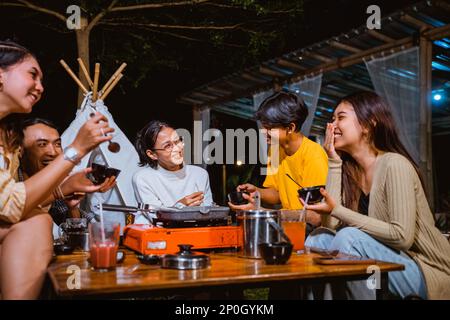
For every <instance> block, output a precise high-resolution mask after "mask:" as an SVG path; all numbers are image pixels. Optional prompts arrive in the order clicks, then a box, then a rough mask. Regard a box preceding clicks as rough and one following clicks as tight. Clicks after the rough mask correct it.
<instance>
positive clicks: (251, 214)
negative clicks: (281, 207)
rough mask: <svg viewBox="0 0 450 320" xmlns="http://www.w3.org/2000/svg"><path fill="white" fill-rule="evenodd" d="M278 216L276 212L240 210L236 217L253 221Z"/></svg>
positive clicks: (278, 212)
mask: <svg viewBox="0 0 450 320" xmlns="http://www.w3.org/2000/svg"><path fill="white" fill-rule="evenodd" d="M279 214H280V211H278V210H270V209H265V210H242V211H239V212H238V213H237V214H236V215H237V217H238V218H241V219H253V218H276V217H278V215H279Z"/></svg>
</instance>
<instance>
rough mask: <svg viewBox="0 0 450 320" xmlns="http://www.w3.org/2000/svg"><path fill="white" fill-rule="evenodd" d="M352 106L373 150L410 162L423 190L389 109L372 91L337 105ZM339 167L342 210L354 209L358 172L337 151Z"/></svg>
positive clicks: (345, 155)
mask: <svg viewBox="0 0 450 320" xmlns="http://www.w3.org/2000/svg"><path fill="white" fill-rule="evenodd" d="M342 102H347V103H349V104H351V105H352V107H353V109H354V111H355V114H356V117H357V119H358V122H359V124H360V125H361V126H362V127H363V128H365V129H367V131H368V135H367V139H368V141H369V143H370V144H371V145H372V146H373V147H375V148H376V149H377V150H381V151H384V152H394V153H398V154H401V155H402V156H404V157H405V158H406V159H408V160H409V162H411V164H412V165H413V167H414V169H415V170H416V172H417V174H418V176H419V178H420V181H421V183H422V187H423V188H424V190H425V186H424V183H423V179H422V176H421V174H420V171H419V167H418V166H417V164H416V163H415V161H414V160H413V158H412V157H411V155H410V154H409V152H408V151H407V150H406V148H405V146H404V145H403V143H402V142H401V141H400V138H399V134H398V131H397V128H396V127H395V122H394V118H393V116H392V113H391V111H390V110H389V106H388V105H387V103H386V102H385V101H384V99H382V98H381V97H380V96H378V95H377V94H375V93H373V92H369V91H361V92H357V93H354V94H351V95H349V96H347V97H344V98H343V99H342V100H341V101H340V102H339V103H342ZM339 152H340V155H341V158H342V161H343V165H342V196H343V204H344V206H345V207H347V208H350V209H352V210H357V208H358V202H359V198H360V196H361V185H360V181H361V179H360V178H361V173H362V169H361V168H360V166H359V165H358V163H357V162H356V161H355V159H353V158H352V157H351V156H350V155H349V154H348V153H346V152H343V151H339Z"/></svg>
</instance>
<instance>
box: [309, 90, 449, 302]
mask: <svg viewBox="0 0 450 320" xmlns="http://www.w3.org/2000/svg"><path fill="white" fill-rule="evenodd" d="M324 147H325V149H326V150H327V153H328V157H329V166H330V169H329V170H330V172H329V176H328V181H327V188H326V190H325V189H322V190H321V192H322V194H323V195H324V197H325V201H324V202H323V203H320V204H316V205H308V206H307V208H308V209H310V210H315V211H317V212H318V213H320V214H322V217H323V218H322V224H323V226H324V227H326V228H317V229H316V230H314V231H313V232H312V233H311V235H310V236H309V237H308V239H307V240H306V242H305V245H306V246H311V247H319V248H322V249H326V250H339V251H340V252H344V253H348V254H351V255H355V256H359V257H363V258H372V259H376V260H381V261H388V262H394V263H399V264H403V265H404V266H405V270H404V271H397V272H391V273H389V291H390V292H392V293H394V294H395V295H398V296H400V297H402V298H403V297H407V296H411V295H414V296H420V297H421V298H430V299H450V243H449V242H448V241H447V239H445V237H444V236H443V235H442V234H441V233H440V232H439V230H438V229H437V228H436V227H435V225H434V218H433V214H432V212H431V210H430V207H429V206H428V201H427V198H426V195H425V192H424V188H423V183H422V181H421V179H420V174H419V170H418V167H417V165H416V164H415V163H414V161H413V159H412V158H411V156H410V155H409V153H408V152H407V151H406V149H405V147H404V146H403V144H402V143H401V141H400V139H399V136H398V134H397V130H396V128H395V124H394V119H393V117H392V114H391V112H390V110H389V107H388V106H387V105H386V104H385V102H384V101H383V100H382V99H381V98H380V97H379V96H377V95H376V94H375V93H372V92H360V93H356V94H353V95H351V96H348V97H345V98H343V100H342V101H341V102H340V103H339V105H338V106H337V108H336V110H335V111H334V116H333V123H329V124H328V127H327V132H326V139H325V143H324ZM348 289H350V290H349V291H348V293H349V294H350V298H356V299H373V298H375V289H369V288H368V286H367V283H366V281H353V282H349V283H348Z"/></svg>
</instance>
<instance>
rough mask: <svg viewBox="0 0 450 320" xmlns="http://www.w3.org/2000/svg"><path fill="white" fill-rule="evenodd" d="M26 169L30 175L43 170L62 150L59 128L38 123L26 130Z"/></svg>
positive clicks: (24, 144) (24, 145)
mask: <svg viewBox="0 0 450 320" xmlns="http://www.w3.org/2000/svg"><path fill="white" fill-rule="evenodd" d="M23 148H24V156H23V163H24V166H23V167H24V169H25V171H26V173H27V174H28V175H33V174H35V173H36V172H38V171H40V170H42V169H43V168H44V167H45V166H47V165H48V164H49V163H50V162H52V161H53V160H54V159H55V158H56V157H57V156H59V155H60V154H61V152H62V148H61V138H60V136H59V133H58V131H57V130H55V129H53V128H52V127H49V126H47V125H45V124H42V123H38V124H34V125H32V126H29V127H27V128H26V129H25V130H24V143H23Z"/></svg>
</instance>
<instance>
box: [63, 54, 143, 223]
mask: <svg viewBox="0 0 450 320" xmlns="http://www.w3.org/2000/svg"><path fill="white" fill-rule="evenodd" d="M60 62H61V64H62V65H63V67H64V68H65V69H66V71H67V72H68V73H69V75H70V76H71V77H72V78H73V79H74V80H75V82H76V83H77V84H78V86H80V88H81V89H82V90H83V92H84V94H85V98H84V100H83V103H82V104H81V106H80V108H79V109H78V110H77V112H76V116H75V119H74V120H73V121H72V123H71V124H70V126H69V127H68V128H67V129H66V130H65V131H64V133H63V134H62V136H61V140H62V145H63V146H67V145H69V144H70V143H71V142H72V141H73V140H74V139H75V137H76V135H77V133H78V131H79V129H80V128H81V126H82V125H83V124H84V123H85V122H86V121H87V120H89V118H90V115H91V113H93V112H96V111H97V112H100V113H102V114H103V115H104V116H105V117H106V118H107V119H108V122H109V126H110V127H111V128H114V129H115V131H114V134H113V141H114V142H115V143H118V144H119V146H120V152H116V153H114V152H111V151H110V148H108V146H109V144H108V142H105V143H102V144H101V145H100V146H98V147H97V148H96V149H94V150H93V151H92V152H90V153H89V154H87V155H86V156H85V157H84V158H83V159H82V160H81V162H80V163H79V164H78V165H77V166H76V167H75V168H74V171H79V170H82V169H84V168H86V167H88V166H90V164H91V163H92V162H95V163H98V164H104V165H108V166H110V167H114V168H117V169H120V170H121V172H120V174H119V176H118V178H117V185H116V187H114V188H113V189H112V190H110V191H108V192H105V193H95V194H92V195H88V196H86V198H85V200H84V201H83V202H82V204H81V206H80V208H81V209H82V210H84V211H87V212H93V213H95V214H98V213H99V208H97V207H96V206H97V205H98V204H99V203H100V202H101V203H109V204H118V205H127V206H135V205H136V198H135V196H134V190H133V186H132V177H133V174H134V173H135V172H136V171H137V170H138V169H139V166H138V162H139V156H138V154H137V152H136V150H135V148H134V146H133V144H132V143H131V142H130V141H129V140H128V139H127V137H126V136H125V134H124V133H123V132H122V130H120V128H119V127H118V126H117V124H116V122H115V121H114V119H113V116H112V115H111V113H110V112H109V111H108V108H107V107H106V106H105V104H104V103H103V101H104V100H105V98H106V97H107V96H108V94H109V93H110V92H111V90H112V89H113V88H114V86H115V85H116V84H117V82H118V81H119V80H120V78H122V76H123V74H122V73H121V72H122V71H123V69H124V68H125V66H126V64H125V63H123V64H122V65H121V66H120V67H119V69H118V70H117V71H116V72H115V73H114V74H113V75H112V77H111V78H110V79H109V81H108V82H107V83H106V84H105V85H104V86H103V88H102V89H101V90H100V91H97V89H98V79H99V71H100V64H98V63H96V64H95V73H94V81H92V80H91V78H90V76H89V72H88V71H87V69H86V67H85V66H84V64H83V62H82V60H81V59H78V62H79V63H80V67H81V70H82V71H83V73H84V75H85V77H86V80H87V81H88V83H89V86H90V88H91V90H92V91H88V90H87V89H86V88H85V87H84V86H83V84H82V83H81V81H80V80H79V79H78V78H77V76H76V75H75V74H74V73H73V71H72V70H71V69H70V68H69V66H68V65H67V64H66V63H65V62H64V61H63V60H61V61H60ZM112 151H114V150H112ZM103 212H104V213H105V216H104V217H105V221H115V222H120V224H121V226H122V227H124V226H125V216H124V214H123V213H120V212H111V211H106V210H103Z"/></svg>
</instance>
